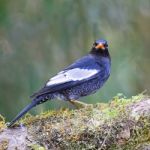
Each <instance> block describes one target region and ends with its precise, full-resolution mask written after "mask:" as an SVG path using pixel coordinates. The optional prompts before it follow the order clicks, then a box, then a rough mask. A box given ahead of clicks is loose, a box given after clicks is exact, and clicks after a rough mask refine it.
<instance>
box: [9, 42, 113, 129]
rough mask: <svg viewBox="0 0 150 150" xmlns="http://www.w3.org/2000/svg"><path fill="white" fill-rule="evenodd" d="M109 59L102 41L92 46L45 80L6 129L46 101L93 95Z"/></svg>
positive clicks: (107, 70)
mask: <svg viewBox="0 0 150 150" xmlns="http://www.w3.org/2000/svg"><path fill="white" fill-rule="evenodd" d="M110 67H111V59H110V55H109V52H108V44H107V41H105V40H97V41H95V42H94V44H93V47H92V49H91V51H90V53H89V54H88V55H86V56H84V57H82V58H80V59H79V60H77V61H75V62H74V63H73V64H71V65H70V66H68V67H67V68H65V69H63V70H62V71H61V72H59V73H58V74H57V75H56V76H54V77H53V78H51V79H49V80H48V82H47V83H46V84H45V86H44V87H43V88H42V89H41V90H40V91H38V92H37V93H35V94H33V95H32V96H31V98H32V99H33V100H32V102H31V103H30V104H29V105H27V106H26V107H25V108H24V109H23V110H22V111H21V112H20V113H19V114H18V115H17V116H16V118H14V120H12V122H11V123H10V124H9V125H8V126H12V125H13V124H14V123H15V122H16V121H17V120H19V119H20V118H21V117H22V116H23V115H24V114H25V113H27V112H28V111H29V110H30V109H31V108H33V107H34V106H36V105H38V104H41V103H43V102H45V101H47V100H50V99H54V98H59V99H63V100H68V101H70V100H77V99H79V98H80V97H82V96H87V95H90V94H92V93H95V92H96V91H97V90H98V89H99V88H101V87H102V85H103V84H104V83H105V81H106V80H107V79H108V77H109V75H110Z"/></svg>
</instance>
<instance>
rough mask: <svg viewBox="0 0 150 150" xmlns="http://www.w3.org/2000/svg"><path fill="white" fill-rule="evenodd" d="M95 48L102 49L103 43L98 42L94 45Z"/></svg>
mask: <svg viewBox="0 0 150 150" xmlns="http://www.w3.org/2000/svg"><path fill="white" fill-rule="evenodd" d="M95 48H96V49H103V50H104V49H105V47H104V45H103V44H101V43H100V44H98V45H97V46H95Z"/></svg>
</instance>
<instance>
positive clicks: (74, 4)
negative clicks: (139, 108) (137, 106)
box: [0, 0, 150, 120]
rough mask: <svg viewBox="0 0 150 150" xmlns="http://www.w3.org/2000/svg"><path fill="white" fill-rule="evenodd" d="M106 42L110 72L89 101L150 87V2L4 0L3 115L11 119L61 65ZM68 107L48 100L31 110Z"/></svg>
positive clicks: (0, 41)
mask: <svg viewBox="0 0 150 150" xmlns="http://www.w3.org/2000/svg"><path fill="white" fill-rule="evenodd" d="M99 38H103V39H106V40H107V41H108V44H109V50H110V54H111V57H112V72H111V76H110V78H109V80H108V81H107V83H106V84H105V86H104V87H103V88H102V89H101V91H99V92H98V93H96V94H94V95H92V96H89V97H85V98H83V101H85V102H87V103H96V102H98V101H108V100H110V99H111V98H112V97H114V96H115V95H116V94H117V93H123V94H124V95H126V96H127V97H129V96H132V95H136V94H138V93H140V92H142V91H144V90H145V89H147V90H148V93H150V92H149V90H150V85H149V84H150V67H149V65H150V0H136V1H131V0H113V1H112V0H76V1H73V0H13V1H10V0H0V114H2V115H4V116H6V117H7V120H10V119H12V118H13V117H14V116H15V115H16V114H17V113H18V112H19V111H20V110H21V109H22V108H23V107H24V106H25V105H27V104H28V103H29V102H30V101H31V100H30V99H29V96H30V95H31V94H32V93H34V92H35V91H37V90H39V89H40V88H41V87H42V86H43V84H44V83H45V82H46V81H47V80H48V79H49V78H50V77H52V76H53V75H54V74H56V73H57V72H58V71H60V70H61V69H62V68H64V67H65V66H67V65H68V64H70V63H72V62H73V61H74V60H75V59H77V58H80V57H81V56H83V55H85V54H86V53H88V51H89V50H90V49H91V45H92V44H93V41H94V40H95V39H99ZM62 106H63V107H64V106H66V107H68V106H70V105H69V104H68V103H67V102H61V101H58V100H56V101H53V102H47V103H45V104H43V105H41V106H38V107H37V108H36V109H33V110H32V113H34V114H35V113H36V114H37V113H39V112H41V111H44V110H47V109H59V108H60V107H62Z"/></svg>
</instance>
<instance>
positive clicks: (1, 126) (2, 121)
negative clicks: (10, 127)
mask: <svg viewBox="0 0 150 150" xmlns="http://www.w3.org/2000/svg"><path fill="white" fill-rule="evenodd" d="M5 127H6V125H5V118H4V117H3V116H2V115H1V114H0V132H1V131H2V130H3V129H4V128H5Z"/></svg>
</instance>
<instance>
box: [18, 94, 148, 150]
mask: <svg viewBox="0 0 150 150" xmlns="http://www.w3.org/2000/svg"><path fill="white" fill-rule="evenodd" d="M145 99H147V96H144V95H143V94H140V95H138V96H134V97H132V98H126V97H125V96H123V95H122V94H118V95H117V96H116V97H114V98H113V100H112V101H110V102H109V103H98V104H95V105H92V106H90V107H85V108H82V109H76V110H69V109H61V110H59V111H47V112H44V113H42V114H40V115H37V116H31V115H30V114H27V115H26V116H25V118H24V119H22V120H21V121H20V122H21V123H23V124H25V125H27V128H28V134H29V135H30V137H33V139H32V138H31V140H33V141H34V143H38V144H33V145H32V149H38V148H43V147H41V146H39V145H46V146H47V148H48V149H57V148H59V149H68V150H71V149H93V150H94V149H103V150H105V149H107V150H109V149H110V150H113V149H115V150H116V149H124V150H128V149H129V150H131V149H136V148H137V147H139V146H141V145H142V144H145V143H149V142H150V118H149V116H144V115H143V117H141V116H140V117H138V119H137V118H136V116H134V118H131V116H130V113H131V110H130V108H132V107H133V106H134V104H136V103H139V102H142V101H144V100H145Z"/></svg>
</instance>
